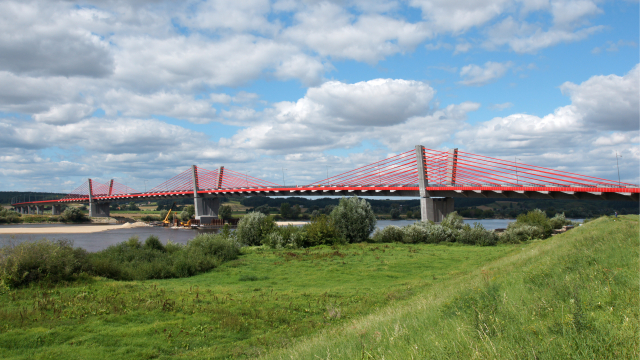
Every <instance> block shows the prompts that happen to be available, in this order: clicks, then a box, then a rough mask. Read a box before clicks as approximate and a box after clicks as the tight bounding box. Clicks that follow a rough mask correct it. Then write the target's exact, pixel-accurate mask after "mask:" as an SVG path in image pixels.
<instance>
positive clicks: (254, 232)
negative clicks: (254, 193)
mask: <svg viewBox="0 0 640 360" xmlns="http://www.w3.org/2000/svg"><path fill="white" fill-rule="evenodd" d="M275 228H276V224H275V222H274V221H273V219H272V218H271V217H269V216H266V215H265V214H262V213H259V212H252V213H249V214H248V215H246V216H244V217H243V218H242V219H240V221H239V222H238V229H237V230H236V236H237V237H238V241H240V242H241V243H243V244H245V245H249V246H256V245H260V244H261V243H262V239H263V237H265V236H266V235H267V234H269V233H271V232H272V231H273V230H274V229H275Z"/></svg>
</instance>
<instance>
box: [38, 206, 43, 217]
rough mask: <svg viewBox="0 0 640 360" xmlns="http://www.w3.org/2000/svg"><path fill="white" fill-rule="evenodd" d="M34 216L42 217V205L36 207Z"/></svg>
mask: <svg viewBox="0 0 640 360" xmlns="http://www.w3.org/2000/svg"><path fill="white" fill-rule="evenodd" d="M36 214H38V215H44V205H36Z"/></svg>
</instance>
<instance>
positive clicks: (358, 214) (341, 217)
mask: <svg viewBox="0 0 640 360" xmlns="http://www.w3.org/2000/svg"><path fill="white" fill-rule="evenodd" d="M331 219H332V220H333V224H334V226H335V227H336V229H337V231H338V233H339V234H340V236H341V237H342V238H343V239H344V240H345V241H346V242H348V243H355V242H364V241H367V240H368V239H369V235H370V234H371V232H372V231H373V230H374V229H375V228H376V217H375V215H374V213H373V209H371V205H370V204H369V203H368V202H367V201H366V200H364V199H358V197H357V196H354V197H351V198H344V197H343V198H342V199H340V203H339V204H338V206H336V207H335V208H334V209H333V211H331Z"/></svg>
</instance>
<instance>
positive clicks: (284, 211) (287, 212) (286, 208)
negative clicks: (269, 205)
mask: <svg viewBox="0 0 640 360" xmlns="http://www.w3.org/2000/svg"><path fill="white" fill-rule="evenodd" d="M280 216H282V217H283V218H285V219H288V218H289V217H290V216H291V205H289V203H282V204H280Z"/></svg>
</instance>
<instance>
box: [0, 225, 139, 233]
mask: <svg viewBox="0 0 640 360" xmlns="http://www.w3.org/2000/svg"><path fill="white" fill-rule="evenodd" d="M137 224H141V225H137ZM147 226H149V225H147V224H144V223H125V224H118V225H90V224H77V225H67V226H46V227H45V226H43V227H19V225H16V226H11V227H0V235H13V234H15V235H18V234H91V233H97V232H102V231H108V230H117V229H129V228H134V227H147Z"/></svg>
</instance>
